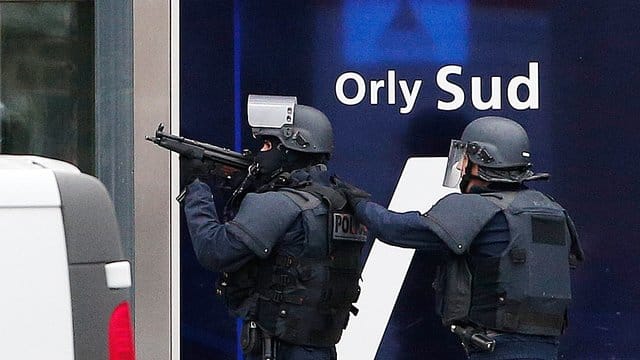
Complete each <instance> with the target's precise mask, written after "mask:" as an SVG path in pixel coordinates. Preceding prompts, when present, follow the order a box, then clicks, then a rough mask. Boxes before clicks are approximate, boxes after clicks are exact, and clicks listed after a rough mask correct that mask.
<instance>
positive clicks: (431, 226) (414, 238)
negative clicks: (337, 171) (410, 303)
mask: <svg viewBox="0 0 640 360" xmlns="http://www.w3.org/2000/svg"><path fill="white" fill-rule="evenodd" d="M449 196H455V197H461V198H462V197H465V196H467V195H463V194H452V195H449ZM461 215H463V214H461ZM356 216H357V217H358V218H359V219H360V221H362V222H363V223H364V224H365V225H366V226H367V228H368V229H369V231H370V233H372V234H374V235H376V236H377V237H379V238H380V240H382V241H384V242H386V243H388V244H391V245H394V246H399V247H405V248H412V249H417V250H425V251H430V252H446V251H448V250H449V246H447V245H446V244H445V243H444V241H443V240H442V239H441V238H440V236H439V235H438V233H437V229H438V228H439V225H438V223H437V222H436V221H435V220H434V219H432V218H430V217H428V216H423V215H421V214H420V213H419V212H417V211H411V212H406V213H398V212H394V211H390V210H387V209H386V208H384V207H383V206H380V205H378V204H376V203H373V202H367V201H361V202H359V203H358V205H357V206H356ZM462 225H463V224H461V226H462ZM509 239H510V238H509V227H508V225H507V220H506V218H505V216H504V214H502V213H501V212H499V213H497V214H495V216H493V218H491V220H489V222H487V223H486V225H484V227H482V229H481V230H480V232H479V233H478V235H477V236H476V238H475V239H474V240H473V242H472V243H471V245H470V248H469V253H470V254H471V255H472V256H479V257H488V256H498V255H499V254H500V253H501V252H502V251H503V250H504V249H505V248H506V247H507V245H508V244H509Z"/></svg>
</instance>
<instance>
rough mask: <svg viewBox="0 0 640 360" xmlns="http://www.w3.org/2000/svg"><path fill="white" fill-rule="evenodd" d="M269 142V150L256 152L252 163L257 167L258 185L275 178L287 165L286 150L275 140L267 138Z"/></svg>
mask: <svg viewBox="0 0 640 360" xmlns="http://www.w3.org/2000/svg"><path fill="white" fill-rule="evenodd" d="M268 140H270V141H271V145H272V146H271V149H270V150H269V151H258V153H257V154H256V156H255V159H254V162H255V163H256V164H258V166H259V173H258V175H257V176H256V179H257V180H258V181H259V182H260V183H263V184H265V183H267V182H269V181H270V180H271V179H273V178H274V177H275V176H277V175H278V174H280V173H281V172H283V171H284V168H285V165H286V163H287V160H286V157H287V154H286V152H287V149H285V147H284V146H282V143H281V142H280V140H278V139H277V138H269V139H268Z"/></svg>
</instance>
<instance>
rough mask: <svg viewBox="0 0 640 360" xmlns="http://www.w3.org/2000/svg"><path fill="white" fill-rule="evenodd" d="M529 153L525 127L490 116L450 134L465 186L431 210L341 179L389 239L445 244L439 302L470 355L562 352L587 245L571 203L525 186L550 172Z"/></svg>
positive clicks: (362, 213) (453, 178)
mask: <svg viewBox="0 0 640 360" xmlns="http://www.w3.org/2000/svg"><path fill="white" fill-rule="evenodd" d="M530 159H531V153H530V151H529V139H528V136H527V133H526V132H525V130H524V129H523V128H522V127H521V126H520V125H519V124H518V123H516V122H515V121H512V120H509V119H506V118H503V117H495V116H489V117H482V118H479V119H476V120H474V121H473V122H471V123H470V124H469V125H468V126H467V127H466V128H465V130H464V132H463V134H462V138H461V139H460V140H453V141H452V142H451V148H450V151H449V161H448V164H447V168H446V172H445V179H444V185H445V186H449V187H459V188H460V190H461V192H462V194H450V195H448V196H445V197H444V198H442V199H441V200H440V201H438V202H437V203H436V204H435V205H434V206H433V207H432V208H431V209H430V210H429V211H427V212H426V213H425V214H422V215H421V214H419V213H418V212H408V213H395V212H391V211H389V210H387V209H385V208H383V207H382V206H380V205H377V204H375V203H373V202H370V201H368V197H367V194H366V193H365V192H364V191H362V190H360V189H357V188H355V187H353V186H351V185H348V184H343V183H340V181H337V185H338V187H339V188H341V189H342V191H343V192H344V193H345V195H346V196H347V197H348V199H349V202H350V203H351V204H352V206H353V207H354V209H355V212H356V216H357V217H358V218H359V219H360V220H361V221H362V222H363V223H364V224H365V225H366V226H367V227H368V229H369V231H370V232H372V233H373V234H374V235H376V236H378V237H379V238H380V239H381V240H382V241H385V242H387V243H389V244H392V245H396V246H401V247H409V248H415V249H419V250H427V251H442V252H443V253H444V254H446V255H445V256H444V259H443V260H444V261H443V264H442V265H441V266H440V267H439V269H438V271H437V274H436V279H435V281H434V282H433V287H434V289H435V292H436V296H437V299H436V304H437V309H436V310H437V311H438V313H439V315H440V316H441V317H442V322H443V324H444V325H445V326H447V327H448V328H450V329H451V331H452V332H454V333H455V334H457V335H458V336H459V337H460V340H461V342H462V344H463V346H464V348H465V350H466V351H467V354H468V356H469V358H470V359H556V358H557V355H558V336H559V335H560V334H562V333H563V332H564V330H565V328H566V327H567V307H568V305H569V303H570V301H571V284H570V276H569V269H570V268H572V267H574V266H575V265H576V264H577V263H578V262H579V261H582V259H583V252H582V249H581V247H580V243H579V242H578V237H577V235H576V230H575V226H574V224H573V222H572V220H571V218H570V217H569V215H568V214H567V212H566V211H565V210H564V209H563V208H562V207H561V206H560V205H559V204H558V203H556V202H555V201H554V200H553V199H551V198H550V197H548V196H546V195H544V194H542V193H540V192H538V191H535V190H532V189H529V188H528V187H527V186H525V184H524V183H525V182H527V181H531V180H537V179H545V178H548V174H536V173H534V172H533V171H532V164H531V160H530Z"/></svg>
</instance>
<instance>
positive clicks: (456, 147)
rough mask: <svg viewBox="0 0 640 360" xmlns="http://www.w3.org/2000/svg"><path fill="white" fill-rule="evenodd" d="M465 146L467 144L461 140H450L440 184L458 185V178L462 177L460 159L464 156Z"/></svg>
mask: <svg viewBox="0 0 640 360" xmlns="http://www.w3.org/2000/svg"><path fill="white" fill-rule="evenodd" d="M466 148H467V145H466V144H465V143H463V142H462V141H460V140H451V146H450V147H449V159H448V161H447V168H446V170H445V173H444V180H443V181H442V186H446V187H450V188H458V186H459V185H460V179H461V178H462V159H463V158H464V154H465V151H466Z"/></svg>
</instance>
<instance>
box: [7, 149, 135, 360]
mask: <svg viewBox="0 0 640 360" xmlns="http://www.w3.org/2000/svg"><path fill="white" fill-rule="evenodd" d="M0 284H1V286H2V290H1V292H0V359H12V360H13V359H53V360H58V359H59V360H67V359H79V360H84V359H91V360H101V359H105V360H133V359H134V358H135V354H134V349H133V329H132V326H131V314H130V311H129V301H130V297H131V294H130V287H131V269H130V265H129V262H128V261H126V260H125V258H124V254H123V251H122V244H121V243H120V236H119V230H118V225H117V222H116V218H115V213H114V208H113V204H112V202H111V199H110V198H109V195H108V194H107V191H106V189H105V188H104V186H103V185H102V183H101V182H100V181H99V180H97V179H96V178H94V177H92V176H89V175H86V174H82V173H80V171H79V170H78V169H77V168H76V167H74V166H73V165H70V164H67V163H64V162H61V161H57V160H52V159H47V158H42V157H36V156H12V155H0Z"/></svg>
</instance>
